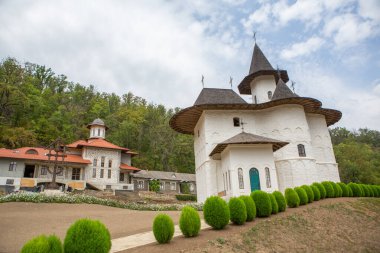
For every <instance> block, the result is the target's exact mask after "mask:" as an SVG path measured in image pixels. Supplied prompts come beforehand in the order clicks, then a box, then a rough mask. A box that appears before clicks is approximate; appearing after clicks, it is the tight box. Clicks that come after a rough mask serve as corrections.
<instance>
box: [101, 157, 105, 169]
mask: <svg viewBox="0 0 380 253" xmlns="http://www.w3.org/2000/svg"><path fill="white" fill-rule="evenodd" d="M105 161H106V157H105V156H102V157H101V159H100V166H101V167H104V163H105Z"/></svg>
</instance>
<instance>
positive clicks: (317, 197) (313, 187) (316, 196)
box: [310, 185, 321, 201]
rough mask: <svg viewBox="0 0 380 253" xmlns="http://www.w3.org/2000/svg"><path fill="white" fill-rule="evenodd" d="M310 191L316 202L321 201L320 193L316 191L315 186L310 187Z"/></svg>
mask: <svg viewBox="0 0 380 253" xmlns="http://www.w3.org/2000/svg"><path fill="white" fill-rule="evenodd" d="M310 188H311V190H312V191H313V193H314V200H315V201H318V200H320V199H321V192H320V191H319V190H318V187H317V186H315V185H310Z"/></svg>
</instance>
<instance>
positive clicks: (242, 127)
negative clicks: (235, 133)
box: [240, 119, 247, 132]
mask: <svg viewBox="0 0 380 253" xmlns="http://www.w3.org/2000/svg"><path fill="white" fill-rule="evenodd" d="M246 124H247V123H246V122H244V121H243V119H241V121H240V125H241V131H242V132H244V125H246Z"/></svg>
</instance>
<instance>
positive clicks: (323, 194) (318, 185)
mask: <svg viewBox="0 0 380 253" xmlns="http://www.w3.org/2000/svg"><path fill="white" fill-rule="evenodd" d="M312 185H314V186H315V187H317V188H318V190H319V193H320V194H321V199H325V198H326V188H325V187H324V186H323V185H322V184H321V183H313V184H312Z"/></svg>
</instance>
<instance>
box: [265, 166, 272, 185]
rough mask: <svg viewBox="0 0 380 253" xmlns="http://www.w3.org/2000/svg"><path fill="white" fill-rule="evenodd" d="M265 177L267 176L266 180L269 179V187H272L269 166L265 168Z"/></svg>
mask: <svg viewBox="0 0 380 253" xmlns="http://www.w3.org/2000/svg"><path fill="white" fill-rule="evenodd" d="M265 178H266V181H267V188H271V182H270V172H269V168H268V167H266V168H265Z"/></svg>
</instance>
